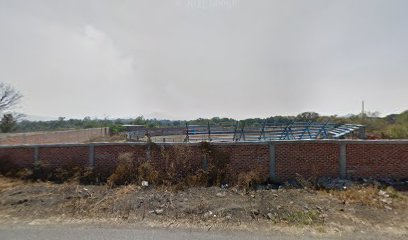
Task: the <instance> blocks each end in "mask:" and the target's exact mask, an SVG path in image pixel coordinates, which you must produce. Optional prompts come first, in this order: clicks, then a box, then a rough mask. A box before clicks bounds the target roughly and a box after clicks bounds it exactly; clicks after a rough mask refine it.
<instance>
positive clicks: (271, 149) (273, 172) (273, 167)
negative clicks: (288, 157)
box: [269, 143, 278, 181]
mask: <svg viewBox="0 0 408 240" xmlns="http://www.w3.org/2000/svg"><path fill="white" fill-rule="evenodd" d="M269 178H270V179H271V180H272V181H276V180H277V179H278V178H277V176H276V157H275V144H273V143H269Z"/></svg>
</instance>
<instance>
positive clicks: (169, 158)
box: [0, 141, 408, 181]
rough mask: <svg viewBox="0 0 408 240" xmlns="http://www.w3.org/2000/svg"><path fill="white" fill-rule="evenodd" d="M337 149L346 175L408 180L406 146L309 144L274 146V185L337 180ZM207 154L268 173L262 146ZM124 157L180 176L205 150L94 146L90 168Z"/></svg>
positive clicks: (54, 149)
mask: <svg viewBox="0 0 408 240" xmlns="http://www.w3.org/2000/svg"><path fill="white" fill-rule="evenodd" d="M341 144H346V163H347V164H346V166H347V168H346V170H347V173H348V175H347V176H349V177H377V178H380V177H392V178H408V141H406V142H403V143H393V142H391V141H390V142H384V141H381V142H378V143H376V142H368V141H367V143H364V142H353V141H312V142H275V143H274V146H275V167H276V168H275V169H276V170H275V174H276V176H277V180H279V181H285V180H288V179H292V178H296V177H297V174H299V175H301V176H303V177H304V178H312V177H318V176H331V177H339V176H340V169H339V168H340V167H339V161H340V146H341ZM89 149H90V147H89V145H88V144H82V145H81V144H79V145H50V146H47V145H44V146H40V147H39V155H38V159H39V160H40V161H41V163H42V164H44V165H46V166H48V167H50V168H55V167H57V166H64V165H65V166H66V165H70V164H75V165H81V166H90V161H89ZM149 149H150V150H149ZM210 151H213V152H212V154H210V155H209V157H208V162H209V163H211V161H214V158H216V157H217V154H226V155H227V156H228V159H229V161H230V167H231V170H232V172H233V173H236V174H239V173H240V172H247V171H250V170H253V169H260V170H261V174H263V175H264V176H265V177H267V176H269V174H270V173H269V170H270V162H269V161H270V155H269V146H268V144H266V143H259V144H253V143H238V144H235V143H231V144H211V148H210ZM128 152H130V153H133V157H134V159H135V161H145V160H148V159H150V160H151V161H152V163H153V164H154V165H155V166H157V167H158V169H160V171H161V173H160V174H166V171H168V169H171V167H174V166H175V167H176V168H177V169H178V171H183V170H185V169H192V170H194V169H199V168H202V167H203V165H204V164H203V163H204V153H205V152H206V150H204V149H203V146H200V145H197V144H191V145H190V144H189V145H185V144H174V145H173V144H164V145H160V144H158V145H155V144H153V145H151V146H150V147H148V146H147V145H142V144H96V145H95V147H94V167H95V169H97V170H98V171H101V172H104V173H105V174H107V175H109V174H110V173H111V172H112V171H113V170H114V169H115V167H116V164H117V162H118V157H119V155H120V154H121V153H128ZM215 152H217V153H215ZM34 153H35V150H34V147H29V146H24V147H23V146H19V147H18V146H15V147H0V162H5V161H12V162H14V163H15V164H16V167H32V166H33V164H34ZM224 156H225V155H224ZM1 167H2V166H1V164H0V168H1Z"/></svg>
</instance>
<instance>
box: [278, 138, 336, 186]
mask: <svg viewBox="0 0 408 240" xmlns="http://www.w3.org/2000/svg"><path fill="white" fill-rule="evenodd" d="M339 155H340V149H339V145H338V144H335V143H318V144H316V143H283V144H276V145H275V158H276V175H277V178H278V180H282V181H283V180H287V179H294V178H296V176H297V174H299V175H301V176H302V177H304V178H306V179H308V178H314V177H317V176H327V177H337V176H339Z"/></svg>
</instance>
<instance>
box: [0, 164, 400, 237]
mask: <svg viewBox="0 0 408 240" xmlns="http://www.w3.org/2000/svg"><path fill="white" fill-rule="evenodd" d="M123 159H126V158H125V156H123ZM149 168H150V166H148V165H145V163H142V164H140V165H139V166H138V169H141V170H140V171H138V173H137V174H138V176H149V175H143V174H145V173H146V169H149ZM147 172H150V170H147ZM252 175H253V174H252V173H251V174H249V176H252ZM204 176H205V177H204ZM206 176H207V174H206V173H203V172H202V173H201V175H200V174H196V175H194V176H188V177H187V178H186V180H185V183H187V184H189V185H191V186H193V185H196V184H197V185H200V184H201V183H202V182H206V181H203V180H200V179H202V178H204V179H205V180H207V178H206ZM243 178H244V180H243V183H239V184H244V185H245V186H249V185H250V184H251V182H252V180H250V181H248V180H247V178H249V179H250V178H252V177H248V176H245V177H243ZM124 179H127V178H124ZM131 182H134V183H130V184H125V185H116V186H115V187H112V186H111V185H109V184H101V185H83V184H80V182H79V181H78V180H77V179H76V180H75V179H73V180H71V181H68V182H65V183H63V184H56V183H53V182H49V181H40V180H37V181H32V180H19V179H12V178H7V177H0V199H1V200H0V216H1V219H2V220H1V221H2V222H4V223H6V222H9V221H22V222H25V221H26V222H30V221H33V220H42V221H47V219H52V221H53V222H54V221H61V222H64V221H83V220H86V221H109V222H114V223H121V222H123V223H125V222H126V223H138V224H140V223H143V224H149V225H152V224H153V225H160V226H167V227H169V226H189V227H192V226H193V227H198V228H205V229H210V228H214V229H215V228H233V229H234V228H237V229H247V228H253V227H255V228H257V229H261V230H265V231H268V229H269V230H270V229H276V228H279V229H281V228H283V229H285V228H287V227H292V228H293V227H295V228H297V229H310V228H311V229H314V231H318V232H329V233H330V232H343V231H344V232H350V231H351V232H353V231H363V230H364V231H369V230H370V229H371V230H372V231H379V229H380V228H381V229H383V230H384V231H391V232H389V234H396V235H392V237H393V238H394V237H402V236H406V235H404V234H407V233H408V219H407V218H406V216H407V215H408V197H407V195H406V193H404V192H398V191H396V190H394V189H392V188H381V187H378V186H372V185H370V186H356V187H352V188H349V189H346V190H312V189H304V188H300V189H294V188H288V189H287V188H281V189H270V190H258V191H256V190H252V189H251V188H250V189H246V190H245V189H244V187H239V185H237V186H236V187H229V188H224V189H223V188H220V187H188V188H187V187H184V188H183V190H180V188H174V187H173V186H167V185H160V186H149V187H142V186H141V185H140V183H139V182H137V181H131ZM387 234H388V233H387Z"/></svg>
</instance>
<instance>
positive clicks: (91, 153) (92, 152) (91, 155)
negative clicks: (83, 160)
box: [88, 144, 95, 168]
mask: <svg viewBox="0 0 408 240" xmlns="http://www.w3.org/2000/svg"><path fill="white" fill-rule="evenodd" d="M88 159H89V166H90V167H92V168H93V167H95V145H94V144H89V151H88Z"/></svg>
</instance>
